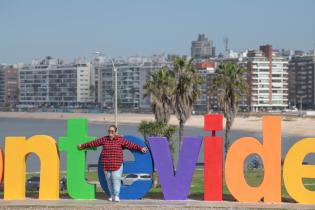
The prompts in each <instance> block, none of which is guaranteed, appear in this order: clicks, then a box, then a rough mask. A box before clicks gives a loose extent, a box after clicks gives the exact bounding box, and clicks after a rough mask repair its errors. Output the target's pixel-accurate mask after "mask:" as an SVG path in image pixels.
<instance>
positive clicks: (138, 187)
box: [98, 136, 153, 199]
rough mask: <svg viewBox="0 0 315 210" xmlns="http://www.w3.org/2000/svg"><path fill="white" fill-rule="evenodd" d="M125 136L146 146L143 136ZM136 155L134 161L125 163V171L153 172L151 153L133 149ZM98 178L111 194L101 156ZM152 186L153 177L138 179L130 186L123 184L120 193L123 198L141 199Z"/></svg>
mask: <svg viewBox="0 0 315 210" xmlns="http://www.w3.org/2000/svg"><path fill="white" fill-rule="evenodd" d="M124 138H125V139H126V140H128V141H131V142H133V143H135V144H138V145H140V146H142V147H145V146H146V145H145V143H144V141H143V140H142V139H141V138H138V137H135V136H124ZM131 152H132V154H133V156H134V161H125V162H124V163H123V164H124V165H123V173H124V174H152V173H153V162H152V158H151V154H150V153H149V152H148V153H140V152H138V151H131ZM98 178H99V181H100V184H101V186H102V188H103V190H104V192H106V194H107V195H109V190H108V186H107V182H106V179H105V174H104V171H103V167H102V163H101V157H100V158H99V163H98ZM151 187H152V179H151V180H138V181H135V182H134V183H133V184H132V185H130V186H124V185H122V186H121V190H120V195H119V197H120V198H121V199H139V198H142V197H144V196H145V195H146V194H147V193H148V192H149V191H150V188H151Z"/></svg>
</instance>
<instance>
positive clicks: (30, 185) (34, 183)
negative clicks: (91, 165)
mask: <svg viewBox="0 0 315 210" xmlns="http://www.w3.org/2000/svg"><path fill="white" fill-rule="evenodd" d="M39 183H40V177H39V176H32V177H31V178H29V179H27V181H26V186H25V187H26V190H29V191H34V190H35V191H36V190H39ZM59 189H60V190H61V191H64V190H66V189H67V179H66V177H63V178H62V179H60V186H59Z"/></svg>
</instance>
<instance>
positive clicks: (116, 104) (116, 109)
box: [109, 57, 118, 128]
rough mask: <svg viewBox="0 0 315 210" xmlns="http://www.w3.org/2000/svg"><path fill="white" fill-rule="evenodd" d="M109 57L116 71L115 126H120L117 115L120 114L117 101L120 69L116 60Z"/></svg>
mask: <svg viewBox="0 0 315 210" xmlns="http://www.w3.org/2000/svg"><path fill="white" fill-rule="evenodd" d="M109 59H110V61H111V62H112V65H113V72H114V74H115V126H116V128H117V126H118V119H117V118H118V117H117V115H118V103H117V71H118V69H117V68H116V66H115V63H114V60H113V59H112V58H110V57H109Z"/></svg>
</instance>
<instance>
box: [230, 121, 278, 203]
mask: <svg viewBox="0 0 315 210" xmlns="http://www.w3.org/2000/svg"><path fill="white" fill-rule="evenodd" d="M250 154H258V155H259V156H260V157H261V158H262V160H263V163H264V179H263V182H262V183H261V184H260V186H258V187H252V186H249V185H248V184H247V182H246V179H245V177H244V173H243V171H244V161H245V159H246V158H247V157H248V156H249V155H250ZM225 180H226V183H227V186H228V188H229V190H230V192H231V194H232V195H233V196H234V197H235V198H236V199H237V200H238V201H241V202H258V201H260V200H261V199H262V198H264V201H265V202H281V119H280V117H272V116H268V117H263V143H262V144H261V143H260V142H259V141H258V140H256V139H255V138H250V137H243V138H240V139H239V140H237V141H236V142H235V143H234V144H232V146H231V148H230V150H229V152H228V154H227V157H226V163H225Z"/></svg>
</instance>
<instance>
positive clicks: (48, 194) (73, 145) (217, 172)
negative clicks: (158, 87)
mask: <svg viewBox="0 0 315 210" xmlns="http://www.w3.org/2000/svg"><path fill="white" fill-rule="evenodd" d="M222 124H223V116H222V115H220V114H209V115H205V117H204V129H205V130H206V131H211V132H212V135H211V136H206V137H202V136H192V137H184V141H183V145H182V147H181V151H180V153H179V158H178V164H177V167H176V171H175V170H174V167H173V161H172V158H171V153H170V150H169V145H168V141H167V139H166V138H165V137H150V138H149V147H150V150H151V151H150V153H144V154H143V153H139V152H135V151H132V154H133V155H134V160H133V161H125V162H124V171H123V173H127V174H128V173H148V174H150V173H153V171H154V168H155V169H156V171H157V174H158V177H159V181H160V183H161V189H162V192H163V195H164V199H166V200H185V199H187V197H188V194H189V188H190V185H191V181H192V176H193V174H194V171H195V167H196V162H197V159H198V155H199V152H200V149H201V145H202V142H203V141H204V200H206V201H222V186H223V183H222V180H223V171H224V176H225V180H226V185H227V187H228V189H229V191H230V193H231V194H232V195H233V196H234V197H235V198H236V199H237V200H238V201H240V202H259V201H261V200H262V199H263V200H264V202H276V203H277V202H281V180H282V177H283V182H284V185H285V188H286V190H287V192H288V194H289V195H290V196H291V197H292V198H293V199H294V200H296V201H297V202H299V203H304V204H315V192H314V191H311V190H309V189H307V188H306V187H305V186H304V184H303V179H305V178H315V166H314V165H303V160H304V158H305V157H306V156H307V155H308V154H310V153H314V152H315V138H305V139H301V140H299V141H298V142H297V143H295V144H294V145H293V146H292V147H291V148H290V149H289V151H288V153H287V154H286V156H285V160H284V163H283V168H281V118H280V117H278V116H265V117H263V122H262V138H263V139H262V143H260V142H259V141H258V140H257V139H255V138H252V137H242V138H239V139H238V140H236V141H235V142H234V143H233V144H232V145H231V147H230V148H229V151H228V153H227V155H226V160H225V164H223V153H222V151H223V138H222V137H221V136H216V134H215V133H216V131H221V130H222V129H223V126H222ZM95 138H96V137H93V136H89V135H88V121H87V120H86V119H69V120H68V122H67V136H65V137H60V138H59V142H58V144H57V142H56V140H55V139H54V138H52V137H50V136H47V135H35V136H32V137H30V138H28V139H26V137H6V138H5V158H4V153H3V151H2V150H0V153H1V154H0V181H1V182H2V181H3V179H4V200H22V199H25V178H26V159H27V156H28V155H29V154H30V153H35V154H36V155H37V156H38V157H39V159H40V188H39V199H40V200H56V199H59V173H60V171H59V170H60V168H59V164H60V158H59V152H66V154H67V160H66V161H67V168H66V170H67V172H66V173H67V189H68V194H69V196H70V197H71V198H73V199H95V185H94V184H90V183H88V182H87V181H86V178H85V169H86V168H85V167H86V154H87V152H88V151H87V150H78V149H77V145H78V144H82V143H85V142H88V141H91V140H93V139H95ZM124 138H125V139H127V140H129V141H132V142H134V143H136V144H139V145H141V146H145V144H144V141H143V140H142V139H140V138H138V137H135V136H129V135H126V136H124ZM252 154H257V155H259V156H260V158H261V159H262V161H263V166H264V178H263V180H262V182H261V184H260V185H259V186H255V187H253V186H250V185H249V184H248V183H247V182H246V179H245V176H244V170H243V169H244V162H245V160H246V158H247V157H248V156H250V155H252ZM153 163H154V166H153ZM223 168H224V170H223ZM281 172H283V175H282V174H281ZM98 176H99V181H100V184H101V187H102V188H103V190H104V192H105V193H108V188H107V183H106V179H105V177H104V173H103V170H102V167H101V162H100V161H99V167H98ZM151 186H152V181H151V180H149V181H148V180H138V181H136V182H134V183H133V184H132V185H130V186H122V189H121V195H120V196H121V199H139V198H142V197H144V196H145V195H146V193H148V192H149V190H150V188H151Z"/></svg>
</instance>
